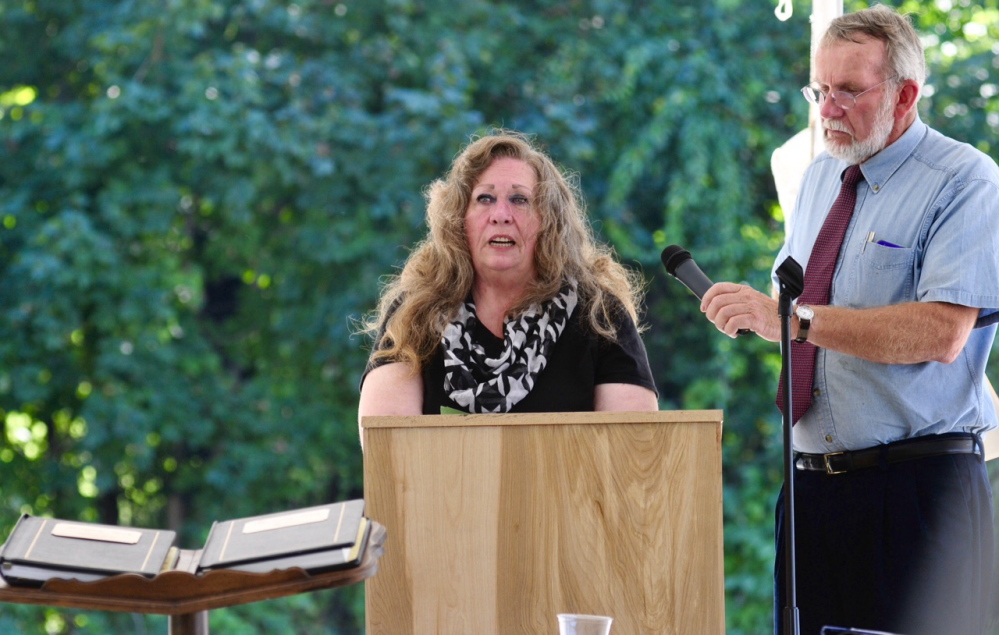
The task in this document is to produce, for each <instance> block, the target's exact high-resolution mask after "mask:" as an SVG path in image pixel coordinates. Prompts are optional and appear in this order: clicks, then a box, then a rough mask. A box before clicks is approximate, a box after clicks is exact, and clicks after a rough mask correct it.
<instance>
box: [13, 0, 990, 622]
mask: <svg viewBox="0 0 999 635" xmlns="http://www.w3.org/2000/svg"><path fill="white" fill-rule="evenodd" d="M910 4H911V5H912V8H914V9H918V10H919V12H920V15H919V21H920V27H921V29H922V30H923V31H924V32H927V33H931V34H932V37H931V38H930V39H931V40H932V41H930V42H928V43H929V44H930V48H929V51H930V56H931V62H932V66H933V70H934V77H933V78H931V83H932V85H933V90H934V92H933V94H932V95H931V96H930V97H929V98H928V99H926V100H924V104H923V112H924V118H925V119H926V120H927V121H928V122H930V123H931V124H932V125H934V126H936V127H938V128H940V129H941V130H943V131H945V132H947V133H948V134H952V135H953V136H956V137H958V138H961V139H965V140H967V141H969V142H971V143H974V144H976V145H978V146H979V147H981V148H982V149H983V150H985V151H987V152H990V153H992V154H993V156H995V155H996V149H995V148H994V147H993V145H990V144H994V138H995V130H996V127H997V125H999V121H997V117H999V114H997V111H996V105H995V104H996V101H995V99H992V97H994V95H995V87H994V84H995V80H994V76H995V75H994V74H995V68H996V62H995V59H996V57H995V56H996V54H995V53H994V52H993V51H992V49H991V48H990V44H989V43H990V42H994V41H995V40H996V35H997V33H996V28H997V21H996V3H995V0H988V1H987V2H985V1H983V2H980V3H975V4H973V3H971V2H968V3H964V4H960V3H947V5H946V6H944V3H943V2H938V3H936V4H924V3H906V4H905V7H907V8H908V7H909V5H910ZM848 8H856V7H848ZM773 9H774V6H773V5H772V4H771V3H766V2H755V1H749V0H713V1H708V2H704V1H699V2H694V1H692V0H675V1H672V2H668V3H663V2H647V1H642V0H632V1H628V2H626V1H615V0H564V1H556V0H547V1H545V0H534V1H530V0H521V1H517V2H504V3H494V2H486V1H484V0H468V1H466V2H460V3H459V2H441V1H439V0H422V1H421V0H382V1H381V2H352V1H347V0H344V1H342V2H337V1H336V0H300V1H299V2H296V3H286V2H279V1H276V0H230V1H227V2H222V1H220V0H172V1H171V2H167V3H148V2H140V1H136V0H0V57H2V59H3V60H4V64H3V65H2V66H0V153H2V154H0V159H2V160H0V425H2V434H0V509H2V510H3V511H2V513H0V534H2V535H6V533H7V532H8V531H9V529H10V528H11V527H12V525H13V523H14V521H15V520H16V518H17V516H18V514H20V513H22V512H30V513H33V514H52V515H55V516H58V517H63V518H77V519H83V520H88V521H96V522H107V523H118V524H124V525H137V526H158V527H170V528H174V529H177V530H179V531H180V534H181V545H182V546H184V547H188V548H191V547H195V548H196V547H198V546H200V545H201V544H203V541H204V537H205V534H206V532H207V530H208V528H209V527H210V525H211V522H212V521H213V520H216V519H225V518H233V517H239V516H245V515H252V514H259V513H267V512H271V511H277V510H280V509H290V508H295V507H301V506H306V505H312V504H319V503H324V502H330V501H333V500H343V499H347V498H353V497H358V496H361V495H362V492H363V490H362V484H361V454H360V450H359V446H358V439H357V431H356V430H357V427H356V404H357V385H358V382H359V380H360V376H361V372H362V370H363V367H364V364H365V359H366V350H365V347H366V346H367V344H368V343H367V342H365V341H363V340H362V339H360V338H358V337H356V336H353V335H352V333H353V321H354V320H356V319H357V318H359V317H360V316H362V315H363V314H364V313H365V312H367V311H369V310H371V309H372V308H373V307H374V305H375V302H376V298H377V294H378V288H379V282H380V280H381V279H382V277H383V276H385V275H386V274H389V273H391V272H393V271H394V268H395V267H398V266H399V265H400V264H401V262H402V261H403V260H404V258H405V257H406V255H407V253H408V249H409V247H410V246H411V245H412V244H414V243H415V242H416V241H417V240H418V239H419V238H420V237H421V236H422V235H423V233H424V222H423V197H422V191H423V189H424V188H425V187H426V185H427V184H428V183H429V182H430V181H431V180H432V179H434V178H436V177H438V176H439V175H440V174H441V173H442V172H443V170H444V169H446V167H447V165H448V164H449V162H450V159H451V157H452V156H454V154H455V153H456V152H457V151H458V149H459V147H460V146H461V145H462V144H463V143H465V142H467V140H468V138H469V135H471V134H476V133H483V132H485V131H487V130H488V129H489V128H490V127H494V126H504V127H510V128H515V129H518V130H521V131H524V132H527V133H532V134H536V135H537V136H538V139H539V140H540V141H542V143H543V144H545V145H546V146H547V148H548V149H549V151H550V152H551V154H552V155H553V156H554V157H555V158H556V160H558V161H559V162H560V163H561V164H563V165H564V166H566V167H567V168H570V169H571V170H573V171H575V172H576V173H578V175H579V179H580V183H581V185H582V188H583V190H584V191H585V194H586V196H587V200H588V202H589V207H590V215H591V217H592V219H593V222H594V225H595V227H596V229H597V230H598V232H599V233H600V235H601V236H602V237H603V238H604V239H605V240H606V241H607V242H609V243H610V244H612V245H613V246H614V247H615V249H616V250H617V253H618V254H619V256H620V257H621V259H622V260H623V261H624V262H625V263H626V264H628V265H629V266H632V267H635V268H637V269H640V270H641V271H643V272H644V274H645V276H646V278H647V280H648V285H647V302H646V305H647V309H648V310H647V313H646V322H647V325H648V327H649V328H648V331H647V332H646V343H647V347H648V350H649V354H650V358H651V360H652V365H653V370H654V372H655V373H656V379H657V382H658V385H659V387H660V391H661V402H662V406H663V407H664V408H723V409H724V410H725V413H726V418H725V433H724V438H723V450H724V462H725V473H724V479H725V509H724V513H725V541H726V544H725V558H726V561H725V565H726V592H727V598H726V601H727V602H726V603H727V613H728V615H727V622H728V632H729V633H760V632H766V631H767V630H769V628H770V624H771V614H770V611H771V600H772V598H771V594H772V585H771V578H770V570H771V566H772V562H773V545H772V520H771V509H772V504H773V498H774V496H775V495H776V491H777V488H778V486H779V483H780V480H781V464H780V444H781V441H780V434H779V424H780V420H779V417H778V415H777V412H776V410H775V409H774V407H773V403H772V394H773V392H772V391H773V387H774V384H775V382H776V378H777V375H778V372H779V364H780V359H779V353H778V351H777V350H776V349H775V347H774V346H773V345H771V344H767V343H765V342H762V341H759V340H758V339H755V338H740V339H738V340H730V339H728V338H726V337H724V336H722V335H721V334H719V333H717V332H716V331H715V330H714V329H713V327H711V325H710V324H708V323H707V322H706V320H704V319H703V316H701V315H700V312H699V311H698V310H697V306H696V304H695V301H694V299H693V298H692V297H691V296H690V294H689V292H687V291H686V289H683V288H682V287H681V286H680V285H679V284H677V283H676V282H675V281H672V280H668V279H667V277H666V276H665V274H664V273H663V272H662V267H661V265H660V264H659V252H660V251H661V250H662V248H663V247H664V246H666V245H667V244H670V243H677V244H681V245H683V246H685V247H687V248H688V249H690V250H691V251H692V252H693V253H695V254H696V255H697V260H698V262H699V263H700V264H701V266H702V267H703V268H704V269H705V270H706V271H708V272H710V273H711V275H712V276H714V277H715V278H717V279H729V280H746V281H748V282H750V283H751V284H753V285H754V286H756V287H757V288H765V287H766V286H767V285H768V284H769V276H768V271H769V267H770V264H771V261H772V258H773V255H774V254H775V253H776V251H777V248H778V246H779V244H780V241H781V238H782V232H783V224H782V220H783V216H782V210H781V209H780V208H779V205H778V203H777V200H776V192H775V190H774V185H773V178H772V176H771V174H770V155H771V153H772V151H773V150H774V149H775V148H776V147H778V146H779V145H780V144H781V143H783V142H784V140H786V139H787V138H789V137H790V136H791V135H792V134H794V133H795V132H796V131H798V130H800V129H801V128H803V127H804V126H805V124H806V115H807V113H806V105H805V103H804V101H803V100H801V99H800V97H799V96H798V93H797V90H798V87H799V86H801V85H803V84H805V83H806V82H807V81H808V46H809V42H808V39H809V37H810V36H809V32H810V28H809V25H808V19H807V18H808V15H807V14H808V11H809V9H810V7H809V6H808V5H807V3H804V2H798V3H797V6H796V7H795V15H794V17H793V18H792V19H791V20H790V21H788V22H780V21H778V20H777V19H776V18H775V17H774V15H773ZM933 38H935V39H933ZM983 73H984V74H983ZM990 86H991V87H990ZM164 621H165V620H164V619H163V618H162V617H159V616H133V615H117V614H111V613H101V612H86V611H74V610H68V609H42V608H37V607H27V606H17V605H4V606H2V607H0V630H4V631H13V632H18V631H20V632H47V633H70V632H161V631H162V630H163V628H164ZM211 622H212V628H213V630H218V631H220V632H226V633H228V632H310V633H313V632H319V631H322V632H330V633H356V632H361V630H362V628H363V627H362V625H363V587H361V586H360V585H357V586H354V587H346V588H340V589H333V590H329V591H323V592H320V593H314V594H309V595H305V596H296V597H294V598H287V599H284V600H274V601H269V602H263V603H259V604H253V605H246V606H240V607H233V608H230V609H220V610H216V611H212V613H211Z"/></svg>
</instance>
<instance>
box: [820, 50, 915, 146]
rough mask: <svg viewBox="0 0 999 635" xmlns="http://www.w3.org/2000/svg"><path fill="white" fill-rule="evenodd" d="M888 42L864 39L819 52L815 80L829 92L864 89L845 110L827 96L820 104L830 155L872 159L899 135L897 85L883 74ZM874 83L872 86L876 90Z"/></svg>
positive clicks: (860, 90)
mask: <svg viewBox="0 0 999 635" xmlns="http://www.w3.org/2000/svg"><path fill="white" fill-rule="evenodd" d="M884 62H885V46H884V43H883V42H881V41H880V40H875V39H873V38H865V39H862V40H861V43H859V44H857V43H854V42H842V41H836V42H833V43H831V44H827V45H825V46H822V47H820V48H819V50H818V51H816V53H815V82H814V85H816V86H818V87H819V89H820V90H822V91H823V92H825V93H827V94H828V93H829V92H832V91H845V92H848V93H861V92H863V91H867V90H868V89H871V90H870V91H869V92H866V93H864V94H863V95H861V96H859V97H858V98H857V99H856V104H854V105H853V107H852V108H849V109H844V108H841V107H840V105H837V104H836V103H834V102H833V100H832V99H830V98H826V100H825V101H824V102H823V104H822V106H821V107H820V108H819V115H820V116H821V117H822V128H823V139H824V140H825V143H826V149H827V150H828V151H829V154H831V155H833V156H834V157H836V158H837V159H841V160H843V161H846V162H847V163H851V164H853V163H862V162H864V161H866V160H867V159H869V158H871V157H872V156H874V155H875V154H877V153H878V152H880V151H881V150H883V149H884V148H885V147H886V146H887V145H888V144H889V143H891V142H893V141H894V140H895V138H896V137H897V135H895V134H894V131H895V124H896V119H895V111H896V109H895V105H896V103H897V98H898V89H897V87H896V86H895V84H894V83H893V82H887V83H883V84H881V85H880V86H879V85H878V84H879V83H881V82H883V81H884V80H885V79H887V78H886V77H885V76H884V70H883V69H884ZM872 87H873V88H872Z"/></svg>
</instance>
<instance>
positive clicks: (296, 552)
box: [0, 499, 372, 587]
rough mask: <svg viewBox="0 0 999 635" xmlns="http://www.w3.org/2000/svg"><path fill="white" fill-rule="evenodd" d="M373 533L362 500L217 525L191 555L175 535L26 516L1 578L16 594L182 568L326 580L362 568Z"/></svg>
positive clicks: (2, 551) (3, 555)
mask: <svg viewBox="0 0 999 635" xmlns="http://www.w3.org/2000/svg"><path fill="white" fill-rule="evenodd" d="M371 525H372V523H371V521H370V520H369V519H368V518H366V517H365V516H364V499H356V500H349V501H344V502H340V503H331V504H328V505H320V506H317V507H307V508H304V509H296V510H292V511H285V512H279V513H275V514H265V515H262V516H250V517H247V518H238V519H235V520H227V521H223V522H215V523H214V524H213V525H212V528H211V531H210V532H209V534H208V539H207V540H206V542H205V546H204V548H203V549H201V550H199V551H184V550H181V549H178V548H177V547H175V546H174V542H176V539H177V534H176V532H173V531H167V530H160V529H138V528H133V527H119V526H115V525H98V524H95V523H84V522H75V521H68V520H59V519H55V518H41V517H35V516H31V515H29V514H24V515H22V516H21V518H20V519H19V520H18V521H17V524H16V525H15V526H14V530H13V531H12V532H11V534H10V536H9V538H8V539H7V542H6V543H5V544H4V545H3V546H2V548H0V575H2V576H3V578H4V580H5V581H6V582H7V584H10V585H11V586H36V587H40V586H42V585H43V584H44V583H45V582H46V581H48V580H52V579H63V580H70V579H75V580H79V581H81V582H94V581H98V580H102V579H104V578H108V577H110V576H115V575H119V574H124V573H136V574H139V575H142V576H145V577H147V578H153V577H155V576H156V575H157V574H159V573H162V572H166V571H174V570H177V569H178V568H179V569H182V570H184V571H186V572H188V573H191V574H194V575H201V574H204V573H208V572H211V571H218V570H232V571H249V572H255V573H269V572H271V571H275V570H278V569H291V568H293V567H298V568H300V569H302V570H304V571H305V572H306V573H309V574H315V573H325V572H327V571H334V570H336V569H346V568H350V567H354V566H357V565H360V564H361V561H362V560H363V558H364V551H365V548H366V547H367V543H368V535H369V533H370V531H371ZM182 554H184V555H185V557H184V558H181V555H182Z"/></svg>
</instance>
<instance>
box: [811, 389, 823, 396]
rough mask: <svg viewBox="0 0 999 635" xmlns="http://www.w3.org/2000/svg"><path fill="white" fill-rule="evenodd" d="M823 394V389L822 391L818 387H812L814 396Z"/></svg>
mask: <svg viewBox="0 0 999 635" xmlns="http://www.w3.org/2000/svg"><path fill="white" fill-rule="evenodd" d="M821 394H822V391H821V390H819V389H818V388H813V389H812V396H813V397H818V396H820V395H821Z"/></svg>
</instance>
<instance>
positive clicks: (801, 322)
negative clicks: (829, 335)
mask: <svg viewBox="0 0 999 635" xmlns="http://www.w3.org/2000/svg"><path fill="white" fill-rule="evenodd" d="M794 314H795V315H796V316H798V337H796V338H794V341H795V342H797V343H798V344H804V343H805V342H806V341H807V340H808V329H809V327H811V326H812V318H814V317H815V311H813V310H812V307H810V306H805V305H804V304H799V305H798V307H797V308H796V309H795V310H794Z"/></svg>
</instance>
